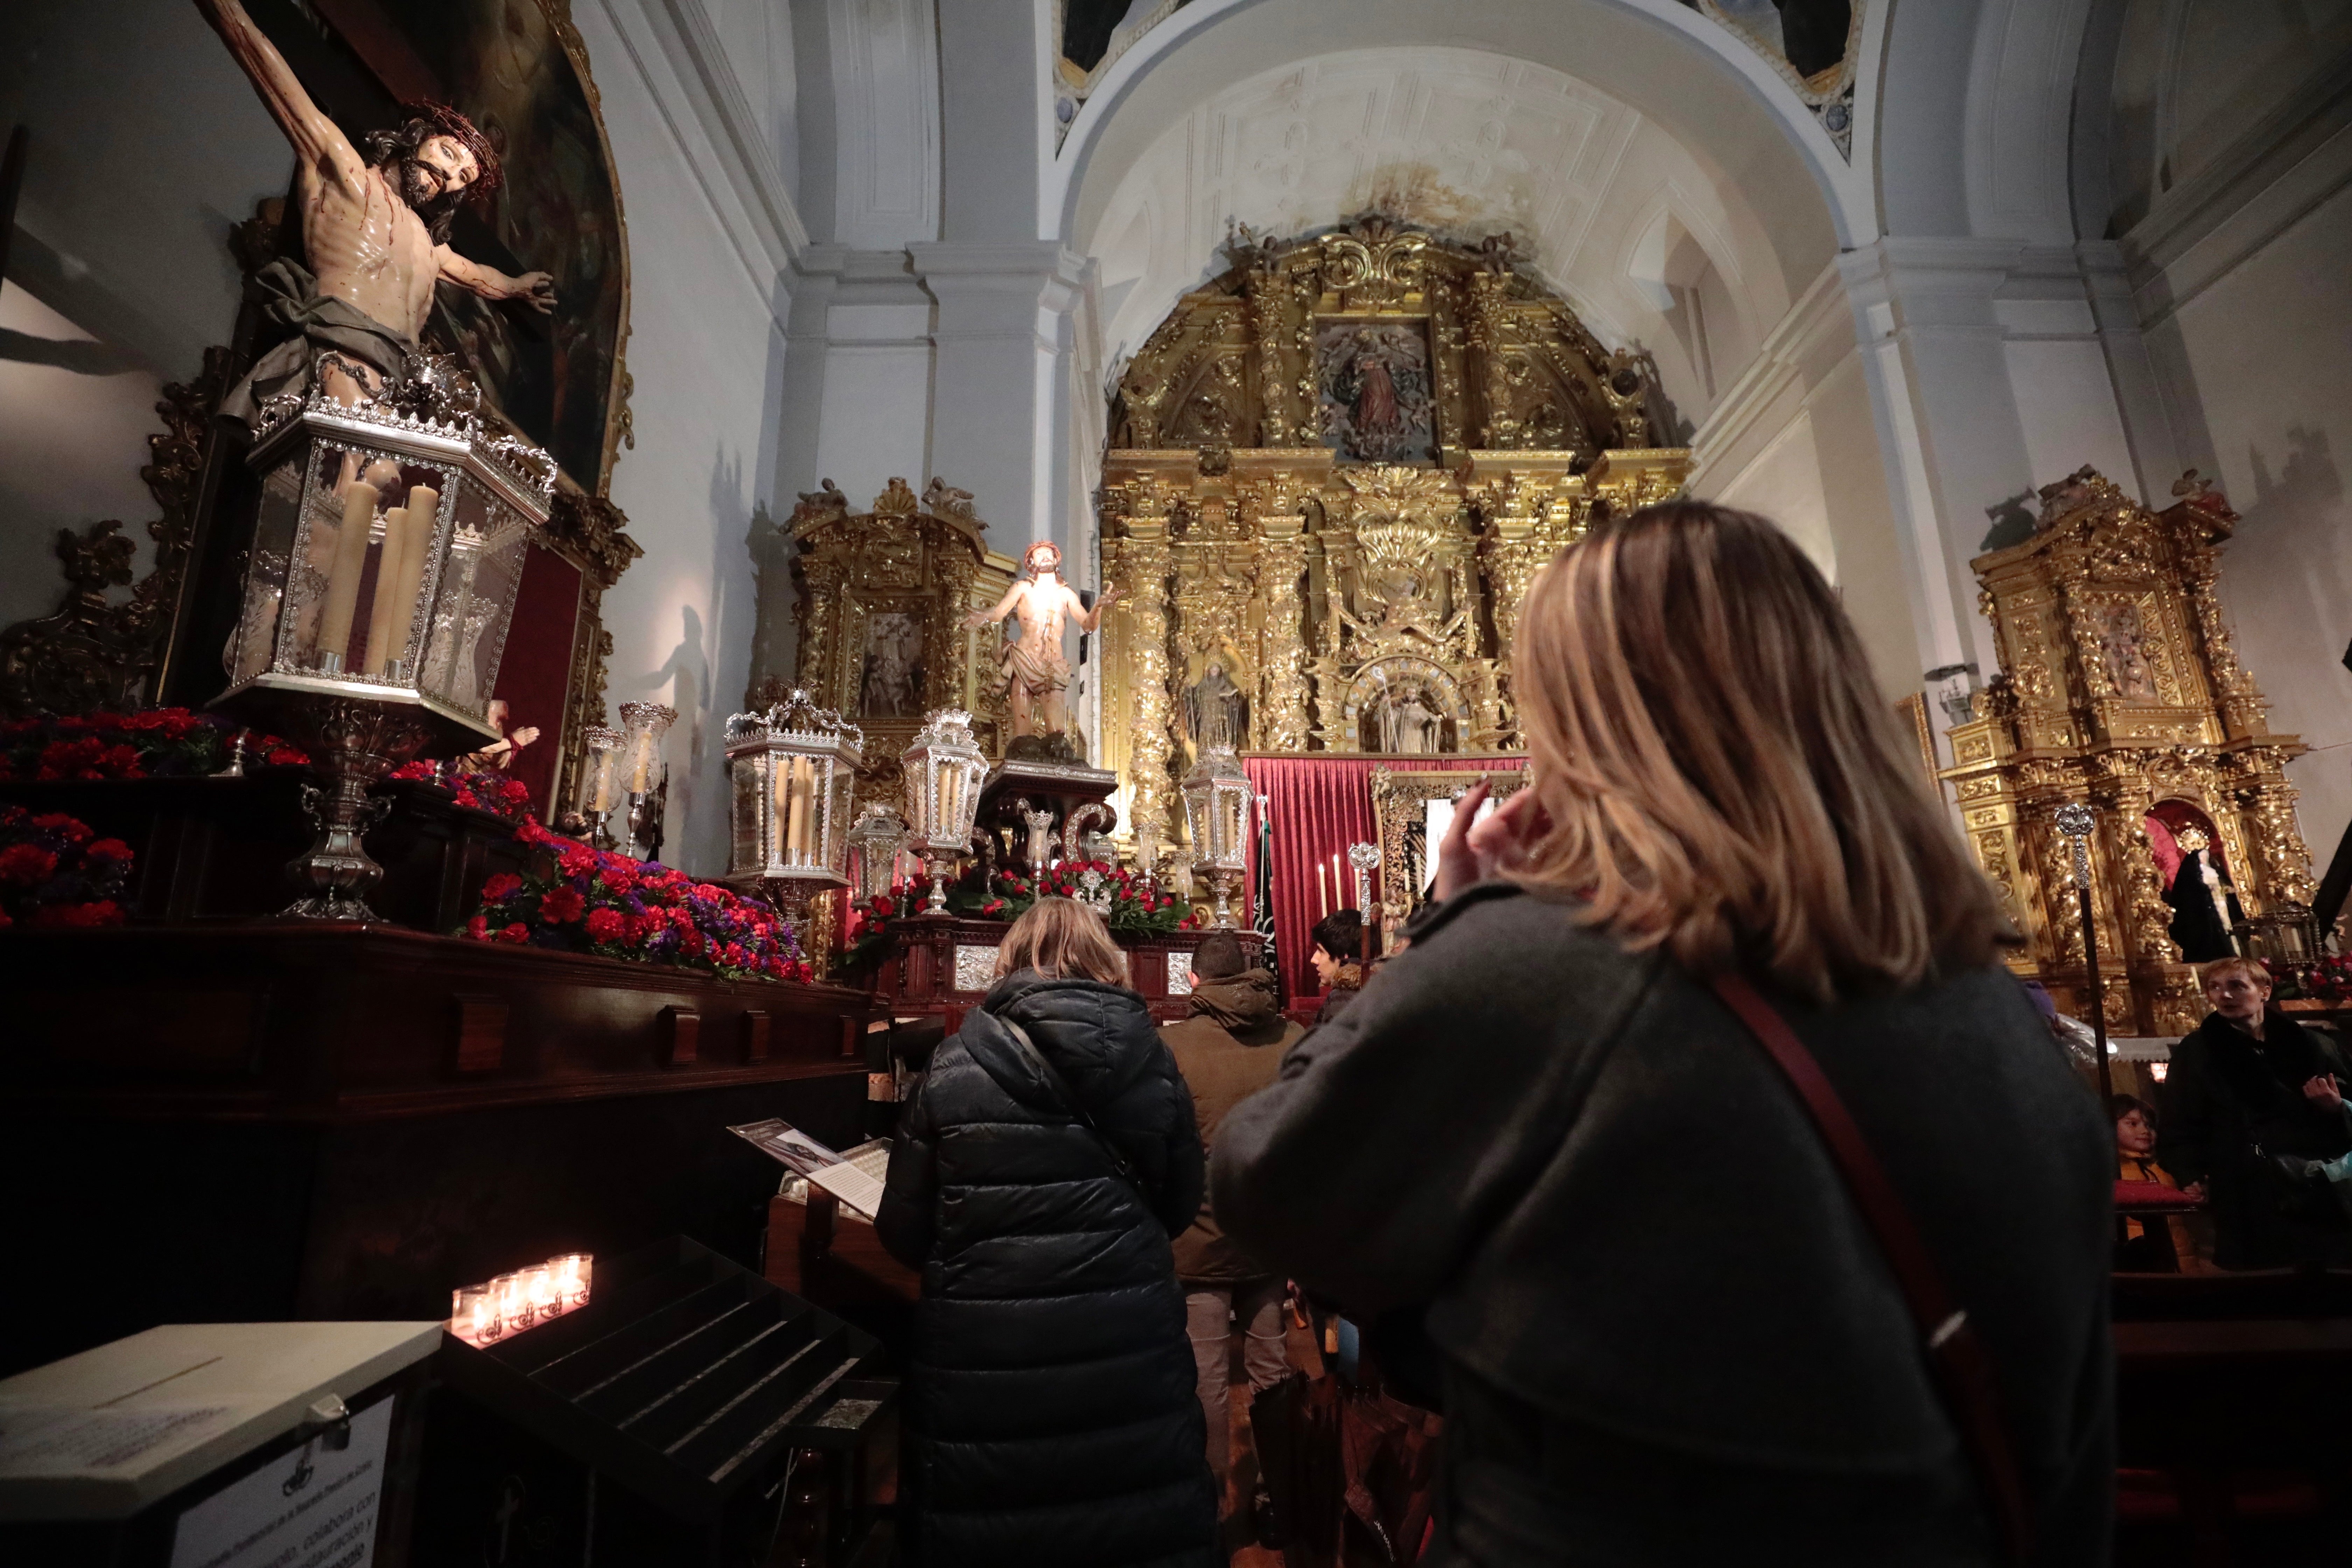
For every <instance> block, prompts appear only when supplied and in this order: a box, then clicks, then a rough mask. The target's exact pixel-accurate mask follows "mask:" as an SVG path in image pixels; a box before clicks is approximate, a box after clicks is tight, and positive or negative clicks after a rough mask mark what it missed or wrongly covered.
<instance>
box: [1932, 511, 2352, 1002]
mask: <svg viewBox="0 0 2352 1568" xmlns="http://www.w3.org/2000/svg"><path fill="white" fill-rule="evenodd" d="M2174 494H2175V495H2176V496H2177V497H2179V500H2178V501H2177V502H2176V504H2174V505H2173V506H2171V507H2169V508H2168V509H2166V510H2163V511H2160V512H2159V511H2153V510H2149V509H2148V508H2147V507H2144V506H2141V505H2140V504H2138V503H2137V502H2136V501H2134V500H2131V499H2130V498H2129V497H2127V496H2126V495H2125V494H2124V493H2123V492H2122V491H2121V490H2120V489H2116V486H2115V485H2113V484H2112V483H2110V482H2109V481H2108V480H2106V479H2104V478H2102V477H2101V476H2100V475H2099V474H2098V473H2096V472H2095V471H2094V470H2092V469H2090V468H2083V469H2081V470H2080V471H2078V472H2076V473H2074V474H2073V475H2071V476H2069V477H2068V478H2067V479H2063V480H2061V481H2060V482H2059V483H2057V484H2054V485H2051V486H2049V487H2047V488H2046V489H2043V490H2042V513H2041V518H2040V520H2039V521H2038V522H2037V524H2036V526H2035V529H2034V533H2033V537H2032V539H2030V540H2027V541H2025V542H2022V543H2020V544H2016V545H2012V546H2011V547H2009V548H2008V549H2005V550H1997V551H1994V552H1991V553H1990V554H1987V555H1980V556H1979V557H1977V559H1976V561H1975V562H1974V563H1973V564H1974V566H1975V568H1976V572H1977V578H1978V581H1979V584H1982V592H1981V594H1980V595H1979V604H1980V605H1981V606H1982V608H1983V610H1984V613H1985V615H1986V616H1988V617H1989V618H1990V620H1991V622H1992V624H1993V635H1994V640H1995V643H1996V645H1997V647H1998V648H1999V651H2000V674H1999V675H1998V676H1996V677H1994V678H1993V679H1991V680H1990V681H1989V682H1988V683H1987V685H1986V689H1984V690H1983V691H1982V692H1979V694H1978V696H1977V700H1976V717H1975V718H1974V719H1973V720H1971V721H1969V722H1967V723H1963V724H1958V725H1955V726H1954V727H1953V729H1952V732H1951V738H1952V751H1953V761H1954V763H1955V764H1956V765H1955V766H1953V767H1950V768H1948V769H1946V770H1945V771H1944V774H1943V776H1944V777H1945V778H1947V779H1949V780H1950V781H1951V782H1952V784H1953V786H1954V789H1955V790H1956V792H1957V793H1958V797H1959V805H1960V811H1961V815H1962V818H1963V820H1964V823H1965V825H1966V828H1967V835H1968V839H1969V847H1970V848H1971V849H1972V850H1974V852H1975V854H1976V857H1977V860H1978V863H1979V865H1981V866H1982V867H1983V868H1984V870H1985V873H1986V875H1988V876H1989V877H1990V878H1991V879H1992V881H1993V884H1994V886H1995V887H1997V888H1998V889H2000V893H2001V896H2002V898H2003V900H2005V901H2006V902H2007V904H2008V906H2009V909H2010V910H2011V915H2012V916H2013V917H2014V918H2015V920H2016V921H2017V922H2018V925H2019V927H2020V929H2021V930H2022V931H2024V933H2025V935H2026V938H2027V942H2028V946H2027V947H2026V949H2025V951H2024V952H2023V953H2021V955H2020V956H2019V957H2018V958H2016V959H2014V960H2012V966H2013V967H2016V968H2018V969H2020V970H2021V972H2023V973H2030V974H2038V975H2039V976H2040V977H2041V978H2042V982H2043V984H2046V985H2047V986H2048V987H2049V988H2050V991H2051V993H2052V994H2053V996H2054V997H2055V998H2056V999H2057V1002H2058V1005H2059V1006H2060V1008H2061V1009H2063V1010H2064V1011H2067V1012H2070V1013H2073V1014H2074V1015H2075V1016H2088V1013H2087V1008H2088V1000H2087V994H2086V983H2087V978H2088V971H2087V969H2086V967H2085V965H2084V954H2083V916H2082V906H2081V904H2080V902H2079V901H2078V899H2079V895H2078V894H2077V892H2076V891H2075V889H2074V877H2073V858H2072V849H2071V845H2070V841H2069V840H2068V839H2067V838H2066V837H2065V836H2064V835H2063V834H2062V833H2060V832H2059V831H2058V828H2057V826H2056V823H2055V821H2054V818H2055V816H2056V813H2057V811H2058V808H2059V807H2060V806H2062V805H2067V804H2069V803H2070V802H2082V803H2084V804H2087V805H2090V806H2091V807H2092V808H2093V809H2094V811H2095V813H2096V818H2097V826H2096V828H2095V831H2094V833H2093V835H2092V838H2091V845H2090V852H2091V881H2092V889H2091V908H2092V915H2093V920H2094V922H2095V928H2096V931H2097V933H2098V946H2099V961H2100V962H2099V968H2100V973H2101V974H2102V976H2103V977H2104V978H2105V983H2106V984H2105V1002H2106V1012H2107V1024H2108V1026H2109V1027H2110V1028H2111V1029H2114V1030H2116V1031H2117V1032H2119V1033H2126V1034H2142V1035H2161V1034H2169V1035H2179V1034H2182V1033H2185V1032H2187V1031H2188V1030H2189V1029H2192V1028H2194V1027H2196V1026H2197V1023H2198V1021H2199V1020H2200V1018H2202V1017H2203V1016H2204V1014H2205V1005H2204V1002H2203V1000H2202V998H2201V996H2200V994H2199V992H2198V989H2197V982H2196V974H2195V972H2194V971H2193V970H2192V969H2191V967H2190V966H2189V964H2187V963H2183V962H2181V956H2180V952H2179V948H2178V947H2177V946H2175V945H2174V943H2173V942H2172V940H2171V938H2170V937H2169V936H2168V935H2167V934H2166V928H2167V927H2168V924H2169V923H2170V921H2171V914H2172V911H2171V909H2170V907H2169V906H2168V905H2167V904H2166V903H2165V901H2164V897H2163V889H2162V886H2161V883H2160V881H2159V879H2158V869H2157V863H2156V856H2155V851H2154V849H2153V848H2152V847H2151V846H2150V844H2149V842H2148V836H2147V830H2146V827H2145V826H2144V823H2145V822H2146V820H2147V817H2148V816H2149V815H2150V814H2151V812H2156V811H2158V810H2159V809H2160V808H2165V803H2167V802H2175V803H2182V804H2185V805H2187V806H2189V807H2192V808H2194V809H2195V811H2196V812H2197V813H2199V814H2200V815H2201V816H2204V817H2205V818H2207V819H2209V820H2210V822H2211V823H2212V825H2213V826H2214V828H2215V830H2216V832H2217V834H2218V836H2219V839H2220V844H2219V847H2220V850H2221V858H2222V861H2223V863H2224V864H2226V865H2227V866H2228V867H2229V868H2230V869H2231V876H2232V879H2234V880H2235V882H2236V884H2237V888H2238V892H2239V897H2240V899H2241V900H2242V903H2243V904H2244V905H2245V909H2246V913H2247V915H2248V917H2249V918H2250V919H2259V918H2261V917H2263V916H2265V915H2271V916H2276V915H2279V914H2282V913H2291V912H2294V911H2293V910H2290V909H2288V906H2296V907H2303V908H2307V906H2308V905H2309V903H2310V901H2311V896H2312V884H2311V856H2310V852H2309V851H2308V850H2307V849H2306V848H2305V846H2304V842H2303V833H2302V830H2301V829H2300V828H2299V827H2298V826H2296V824H2295V814H2294V798H2295V791H2294V785H2292V784H2288V783H2287V781H2286V776H2285V773H2284V768H2285V766H2286V764H2287V763H2288V762H2290V761H2292V760H2293V759H2294V758H2295V757H2297V756H2300V755H2301V754H2302V753H2303V750H2304V748H2303V745H2302V743H2301V742H2299V741H2297V740H2296V738H2295V737H2294V736H2293V735H2277V734H2273V733H2272V732H2271V730H2270V726H2269V725H2268V723H2267V722H2266V721H2264V719H2263V712H2264V710H2265V709H2266V708H2267V707H2268V704H2267V703H2265V702H2264V701H2263V696H2262V693H2261V692H2260V691H2259V690H2257V689H2255V686H2254V682H2253V678H2252V676H2250V675H2249V674H2247V672H2246V671H2245V670H2244V669H2243V668H2241V667H2240V666H2239V664H2238V658H2237V653H2236V651H2235V650H2234V649H2233V648H2232V647H2231V643H2230V633H2229V629H2228V627H2227V626H2225V625H2224V624H2223V621H2222V618H2221V602H2220V600H2219V599H2218V598H2217V597H2216V596H2215V593H2214V584H2215V581H2216V578H2217V575H2218V574H2219V571H2220V556H2221V543H2222V542H2223V541H2225V540H2227V539H2228V538H2229V537H2230V535H2231V531H2233V530H2234V528H2235V526H2236V523H2237V521H2238V519H2237V514H2236V513H2235V512H2233V511H2231V510H2230V508H2229V504H2228V502H2227V501H2225V500H2222V498H2221V496H2219V495H2218V494H2215V493H2213V492H2212V491H2211V490H2210V489H2208V488H2207V487H2206V486H2205V485H2204V484H2203V482H2202V481H2200V480H2199V479H2197V478H2196V471H2195V470H2194V469H2191V470H2190V471H2189V476H2188V477H2187V478H2186V479H2183V480H2182V481H2181V483H2179V484H2178V485H2176V486H2175V487H2174Z"/></svg>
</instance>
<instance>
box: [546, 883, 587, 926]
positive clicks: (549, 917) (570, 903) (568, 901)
mask: <svg viewBox="0 0 2352 1568" xmlns="http://www.w3.org/2000/svg"><path fill="white" fill-rule="evenodd" d="M587 908H588V900H585V899H583V898H582V897H581V896H580V895H579V894H578V893H577V892H574V891H573V890H572V889H570V888H558V889H555V890H554V891H552V892H549V893H543V894H541V896H540V900H539V918H540V919H541V920H542V921H546V922H547V923H548V924H549V925H562V924H564V923H565V922H567V921H576V920H578V919H579V918H580V916H581V914H582V913H583V911H584V910H586V909H587Z"/></svg>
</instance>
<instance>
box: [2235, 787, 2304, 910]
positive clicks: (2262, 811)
mask: <svg viewBox="0 0 2352 1568" xmlns="http://www.w3.org/2000/svg"><path fill="white" fill-rule="evenodd" d="M2246 760H2247V762H2248V763H2251V764H2252V770H2251V777H2249V778H2248V779H2247V780H2246V782H2244V783H2243V784H2240V785H2239V786H2238V788H2237V789H2236V791H2235V794H2236V795H2237V799H2238V808H2239V819H2240V821H2242V823H2244V825H2245V838H2246V842H2247V843H2248V844H2249V845H2250V846H2251V847H2252V849H2253V852H2254V856H2255V858H2256V859H2258V860H2259V861H2260V862H2261V865H2262V868H2263V878H2262V880H2261V881H2260V882H2259V883H2258V884H2256V885H2257V886H2259V887H2260V888H2261V889H2263V899H2262V902H2263V913H2264V914H2275V913H2277V912H2278V910H2277V906H2278V904H2279V903H2280V902H2281V901H2283V900H2284V901H2286V902H2292V903H2297V904H2303V905H2305V906H2308V905H2309V904H2310V902H2311V900H2312V893H2313V887H2312V880H2311V850H2310V849H2309V848H2308V847H2306V846H2305V844H2304V841H2303V829H2302V827H2301V826H2298V825H2297V824H2296V822H2295V818H2294V800H2295V793H2296V792H2295V787H2294V785H2293V784H2289V783H2287V782H2286V775H2285V774H2284V773H2281V772H2280V771H2279V769H2280V766H2281V764H2282V763H2284V760H2285V759H2284V757H2281V756H2278V755H2276V754H2275V749H2274V748H2271V747H2256V748H2255V749H2253V750H2252V751H2251V752H2247V753H2246ZM2241 880H2243V879H2241Z"/></svg>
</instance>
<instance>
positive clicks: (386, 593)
mask: <svg viewBox="0 0 2352 1568" xmlns="http://www.w3.org/2000/svg"><path fill="white" fill-rule="evenodd" d="M407 537H408V513H407V510H405V509H404V508H401V507H396V506H395V507H387V508H386V509H385V510H384V514H383V548H382V549H381V550H379V551H377V552H376V558H375V602H374V604H373V605H372V606H371V607H370V608H369V610H368V629H367V642H366V643H365V645H364V646H363V647H362V648H361V650H360V661H359V668H358V669H357V670H356V671H354V673H356V674H361V675H373V674H375V673H376V672H377V670H378V668H379V667H380V666H382V665H383V649H384V645H385V644H386V643H389V642H390V641H392V612H393V582H394V579H395V578H397V577H398V576H399V575H400V554H401V551H402V550H403V549H404V548H405V544H406V540H407Z"/></svg>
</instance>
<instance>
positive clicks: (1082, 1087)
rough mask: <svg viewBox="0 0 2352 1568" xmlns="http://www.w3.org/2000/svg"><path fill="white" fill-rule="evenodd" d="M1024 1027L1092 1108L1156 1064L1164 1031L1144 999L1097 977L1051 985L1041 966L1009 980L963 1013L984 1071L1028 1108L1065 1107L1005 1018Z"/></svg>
mask: <svg viewBox="0 0 2352 1568" xmlns="http://www.w3.org/2000/svg"><path fill="white" fill-rule="evenodd" d="M1007 1019H1010V1020H1011V1021H1012V1022H1013V1023H1016V1024H1018V1025H1020V1026H1021V1027H1022V1028H1023V1029H1024V1031H1026V1032H1027V1034H1028V1036H1029V1039H1030V1043H1031V1044H1033V1045H1034V1046H1035V1047H1037V1049H1038V1052H1039V1054H1041V1055H1043V1056H1044V1057H1045V1059H1046V1060H1048V1061H1050V1062H1052V1063H1053V1064H1054V1066H1055V1068H1056V1070H1058V1071H1059V1072H1060V1073H1061V1075H1062V1077H1063V1078H1064V1079H1066V1080H1067V1081H1068V1083H1069V1085H1070V1087H1071V1089H1074V1090H1075V1091H1076V1094H1077V1096H1078V1098H1079V1099H1080V1100H1084V1101H1085V1102H1086V1104H1087V1107H1088V1108H1089V1109H1090V1110H1091V1109H1092V1108H1093V1107H1095V1106H1098V1105H1102V1104H1105V1103H1107V1102H1108V1101H1109V1100H1114V1099H1116V1098H1117V1097H1118V1093H1119V1091H1120V1090H1122V1089H1126V1088H1127V1086H1128V1085H1129V1084H1130V1083H1133V1082H1134V1081H1135V1080H1136V1079H1137V1078H1138V1077H1139V1076H1140V1075H1141V1074H1142V1072H1143V1071H1144V1069H1145V1068H1149V1067H1150V1065H1151V1061H1152V1058H1153V1055H1154V1053H1155V1052H1157V1051H1158V1050H1159V1049H1160V1031H1159V1029H1158V1027H1157V1026H1154V1025H1153V1023H1152V1021H1151V1013H1150V1009H1148V1008H1146V1007H1145V1006H1144V1005H1143V998H1142V997H1140V996H1139V995H1137V994H1135V993H1134V992H1132V991H1129V990H1126V989H1124V988H1123V987H1120V986H1117V985H1105V984H1102V983H1101V982H1100V981H1096V980H1048V979H1046V978H1045V976H1044V975H1042V974H1039V973H1037V972H1036V971H1035V970H1034V969H1023V970H1019V971H1016V972H1015V973H1011V974H1008V975H1006V976H1005V977H1004V978H1003V979H1002V980H1000V981H998V982H997V983H996V988H995V989H994V990H992V991H991V992H990V993H989V994H988V996H987V998H986V1000H984V1001H982V1003H981V1005H979V1006H978V1007H977V1008H974V1009H973V1010H972V1011H971V1012H969V1013H967V1014H965V1015H964V1017H963V1027H962V1029H961V1031H959V1032H960V1034H961V1037H962V1039H963V1047H964V1049H965V1051H967V1052H968V1053H970V1055H971V1059H972V1060H973V1061H975V1062H978V1063H979V1064H980V1067H981V1070H982V1071H983V1072H985V1073H987V1074H988V1076H989V1077H990V1078H992V1079H995V1080H996V1083H997V1086H998V1087H999V1088H1001V1089H1003V1090H1004V1092H1005V1093H1007V1094H1009V1095H1011V1096H1012V1097H1013V1099H1015V1100H1019V1101H1021V1102H1022V1103H1023V1104H1024V1105H1031V1106H1035V1107H1037V1108H1039V1109H1041V1110H1052V1109H1055V1108H1057V1107H1058V1106H1059V1104H1060V1101H1061V1097H1060V1096H1059V1095H1057V1094H1055V1092H1054V1089H1053V1086H1052V1085H1051V1084H1049V1083H1048V1082H1047V1081H1046V1079H1045V1074H1044V1073H1042V1072H1040V1071H1039V1070H1038V1069H1037V1068H1036V1066H1035V1065H1034V1063H1032V1062H1031V1061H1030V1060H1029V1058H1028V1054H1027V1053H1026V1052H1024V1051H1023V1050H1022V1049H1021V1047H1020V1045H1019V1043H1018V1042H1017V1041H1016V1040H1015V1039H1014V1038H1013V1032H1012V1031H1011V1030H1010V1029H1007V1028H1006V1027H1005V1026H1004V1021H1005V1020H1007Z"/></svg>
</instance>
